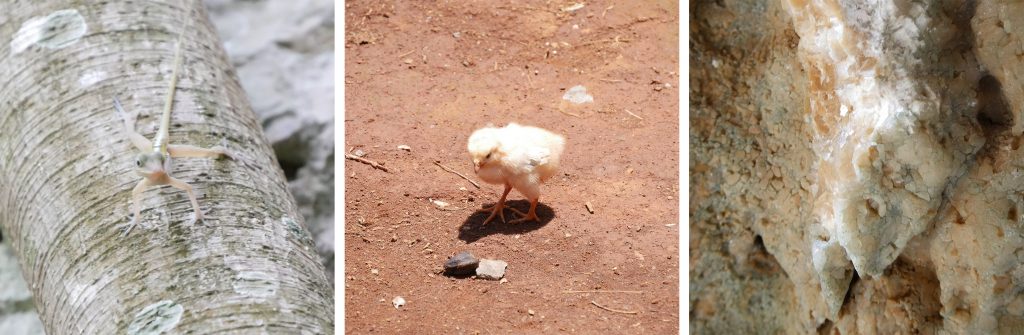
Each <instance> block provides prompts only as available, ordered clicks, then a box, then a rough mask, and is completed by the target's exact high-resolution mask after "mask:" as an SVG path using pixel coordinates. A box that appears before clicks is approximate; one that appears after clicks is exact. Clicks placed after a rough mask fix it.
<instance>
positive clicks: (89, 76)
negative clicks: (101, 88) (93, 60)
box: [78, 71, 107, 88]
mask: <svg viewBox="0 0 1024 335" xmlns="http://www.w3.org/2000/svg"><path fill="white" fill-rule="evenodd" d="M106 77H107V73H106V72H103V71H89V72H86V73H85V74H83V75H82V76H81V77H79V78H78V85H81V86H82V88H86V87H89V86H92V85H93V84H95V83H98V82H100V81H102V80H103V79H106Z"/></svg>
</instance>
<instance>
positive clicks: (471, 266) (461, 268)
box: [444, 251, 480, 275]
mask: <svg viewBox="0 0 1024 335" xmlns="http://www.w3.org/2000/svg"><path fill="white" fill-rule="evenodd" d="M479 263H480V260H478V259H476V257H473V254H471V253H469V251H463V252H460V253H458V254H457V255H455V256H452V258H449V259H448V261H447V262H444V272H445V273H446V274H449V275H470V274H473V273H475V271H476V266H477V264H479Z"/></svg>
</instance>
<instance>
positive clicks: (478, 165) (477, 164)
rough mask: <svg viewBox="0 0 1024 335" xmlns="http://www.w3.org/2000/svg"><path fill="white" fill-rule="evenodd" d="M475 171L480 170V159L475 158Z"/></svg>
mask: <svg viewBox="0 0 1024 335" xmlns="http://www.w3.org/2000/svg"><path fill="white" fill-rule="evenodd" d="M473 172H474V173H476V172H480V161H479V160H475V159H474V160H473Z"/></svg>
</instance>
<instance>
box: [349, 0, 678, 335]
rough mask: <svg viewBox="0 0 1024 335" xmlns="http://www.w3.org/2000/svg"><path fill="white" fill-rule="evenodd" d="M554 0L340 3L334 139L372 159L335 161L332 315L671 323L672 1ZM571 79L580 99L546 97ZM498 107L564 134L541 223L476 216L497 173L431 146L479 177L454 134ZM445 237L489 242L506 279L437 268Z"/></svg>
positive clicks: (486, 322)
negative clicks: (340, 258)
mask: <svg viewBox="0 0 1024 335" xmlns="http://www.w3.org/2000/svg"><path fill="white" fill-rule="evenodd" d="M571 5H573V2H563V1H525V2H520V1H513V2H508V1H500V2H499V1H436V2H421V1H350V2H348V3H347V4H346V5H345V8H346V11H347V12H346V14H345V27H346V32H345V46H344V47H345V51H346V56H345V67H346V68H345V76H344V77H345V87H346V92H345V130H346V137H345V148H344V149H343V150H345V151H346V152H349V153H355V152H357V151H362V152H364V153H365V156H363V158H365V159H367V160H371V161H375V162H380V163H382V164H384V167H385V168H386V169H387V170H388V171H387V172H385V171H383V170H381V169H375V168H374V167H372V166H370V165H367V164H364V163H361V162H357V161H354V160H345V176H344V178H345V187H346V189H345V222H346V223H345V269H344V274H343V276H344V279H345V287H344V292H345V327H346V331H347V332H348V333H352V334H365V333H386V334H391V333H396V334H397V333H403V334H413V333H417V334H420V333H432V334H461V333H466V334H474V333H482V334H490V333H517V334H522V333H561V332H570V333H599V332H610V333H617V334H621V333H643V334H674V333H677V332H678V331H679V317H680V315H679V295H678V292H679V259H678V258H679V257H678V255H679V229H681V227H682V226H681V225H680V224H679V213H678V209H679V201H678V196H679V189H678V185H679V181H678V178H679V161H678V157H679V152H678V150H679V142H678V139H679V123H678V120H679V99H678V97H679V91H678V87H679V74H678V73H677V71H678V69H679V56H678V50H679V46H678V43H679V29H678V25H679V21H678V20H679V5H678V3H676V2H673V1H642V2H634V1H593V2H586V3H585V6H584V7H583V8H580V9H577V10H574V11H566V10H564V9H565V8H566V7H569V6H571ZM576 85H584V86H586V87H587V89H588V92H589V93H590V94H592V95H593V96H594V102H593V103H589V104H583V105H578V106H577V105H570V104H568V103H567V102H565V101H563V100H562V95H563V94H564V93H565V91H566V90H568V89H569V88H570V87H573V86H576ZM508 122H518V123H522V124H527V125H535V126H540V127H543V128H546V129H549V130H552V131H554V132H557V133H560V134H563V135H564V136H565V137H566V139H567V144H566V149H565V154H564V155H563V156H562V160H561V162H562V163H561V166H562V167H561V172H560V174H559V175H557V176H555V177H554V178H552V179H551V180H549V181H548V182H547V184H545V185H544V186H542V187H541V191H542V195H541V198H540V203H541V204H540V206H539V210H538V213H539V216H540V218H541V220H540V222H527V223H522V224H517V225H510V224H505V223H502V222H501V221H500V220H497V221H492V222H491V223H488V224H487V225H482V224H481V223H482V221H483V219H484V218H486V216H487V215H486V213H482V212H481V213H474V212H473V211H474V210H475V209H478V208H480V207H481V206H482V205H487V204H491V203H494V202H495V201H497V199H498V197H499V196H500V192H501V186H499V185H490V184H485V183H482V182H481V184H480V186H481V188H480V189H477V188H476V187H475V186H473V185H472V184H470V183H469V182H468V181H466V180H464V179H462V178H460V177H459V176H457V175H456V174H453V173H450V172H447V171H445V170H443V169H441V168H440V167H438V166H437V165H435V164H434V162H435V161H439V162H440V164H442V165H444V166H447V167H450V168H452V169H454V170H455V171H458V172H460V173H462V174H464V175H466V176H467V177H469V178H470V179H473V180H474V181H477V182H480V181H479V179H478V178H476V176H475V175H473V168H472V162H471V161H470V158H469V154H468V152H467V151H466V140H467V138H468V137H469V134H470V133H471V132H472V131H473V130H475V129H477V128H480V127H483V126H484V125H486V124H487V123H493V124H495V125H498V126H503V125H505V124H506V123H508ZM399 145H407V146H409V147H410V148H411V150H409V151H406V150H402V149H399V148H398V146H399ZM431 199H434V200H441V201H444V202H448V203H450V204H451V205H450V206H448V207H445V208H439V207H438V206H436V205H435V204H434V203H432V202H431ZM509 199H510V200H511V202H510V205H511V206H512V207H515V208H518V209H520V210H522V211H525V210H526V209H527V208H528V207H529V204H528V203H527V202H526V201H525V200H524V199H523V197H522V195H521V194H519V193H518V192H517V191H513V192H512V193H510V194H509ZM588 202H589V203H590V204H591V206H592V209H593V210H594V213H592V214H591V213H590V212H589V211H588V210H587V208H586V207H585V204H586V203H588ZM506 216H508V217H509V218H512V217H515V216H513V215H512V214H511V212H508V211H506ZM460 251H470V252H472V253H473V254H474V255H476V256H477V257H480V258H491V259H501V260H505V261H507V262H508V264H509V265H508V269H507V272H506V274H505V278H506V279H507V282H498V281H487V280H481V279H474V278H451V277H446V276H444V275H442V274H441V273H440V270H441V268H442V265H443V263H444V262H445V260H446V259H447V258H448V257H449V256H451V255H454V254H456V253H458V252H460ZM374 272H376V273H374ZM573 290H591V291H593V290H596V291H608V290H626V291H637V292H628V293H622V292H618V293H615V292H599V293H577V292H569V293H566V292H565V291H573ZM396 296H401V297H403V298H405V300H406V301H407V303H406V305H405V306H402V307H401V308H400V309H396V308H395V307H394V306H393V305H392V302H391V301H392V299H393V298H394V297H396ZM598 305H600V306H598Z"/></svg>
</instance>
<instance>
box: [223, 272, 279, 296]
mask: <svg viewBox="0 0 1024 335" xmlns="http://www.w3.org/2000/svg"><path fill="white" fill-rule="evenodd" d="M232 285H233V286H234V288H235V292H236V293H238V294H242V295H247V296H250V297H257V298H267V297H272V296H274V295H276V294H277V289H278V287H280V285H281V284H280V283H278V281H277V278H274V276H271V275H270V274H268V273H266V272H262V271H243V272H239V273H238V275H237V276H235V282H234V283H233V284H232Z"/></svg>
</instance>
